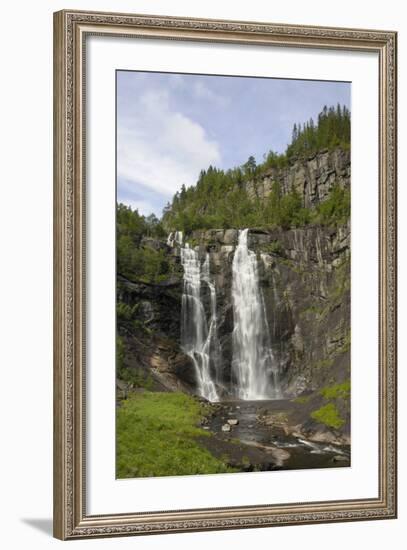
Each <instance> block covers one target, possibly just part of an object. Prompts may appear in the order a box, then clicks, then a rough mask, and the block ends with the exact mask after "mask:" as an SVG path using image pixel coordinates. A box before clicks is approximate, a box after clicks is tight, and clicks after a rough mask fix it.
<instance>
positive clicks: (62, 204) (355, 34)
mask: <svg viewBox="0 0 407 550" xmlns="http://www.w3.org/2000/svg"><path fill="white" fill-rule="evenodd" d="M95 33H96V34H109V35H115V36H128V37H129V36H131V37H154V38H161V39H172V40H200V41H211V42H228V43H244V44H264V45H280V46H281V45H283V46H291V47H301V48H304V47H305V48H306V47H313V48H315V47H318V48H331V49H332V48H335V49H340V50H361V51H370V52H376V53H377V54H378V58H379V75H380V76H379V98H380V99H379V102H380V105H379V116H380V124H379V127H380V130H379V133H380V135H379V163H380V166H379V178H380V181H379V189H380V192H379V195H380V196H379V227H380V229H379V250H380V255H379V293H378V297H379V335H380V337H379V344H378V345H379V363H380V364H379V450H378V452H379V471H378V479H379V495H378V497H377V498H372V499H362V500H344V501H329V502H313V503H306V504H298V503H293V504H286V505H268V506H264V505H259V506H245V507H232V508H217V509H199V510H197V509H195V510H181V511H176V512H156V513H155V512H154V513H135V514H111V515H104V516H89V515H87V514H86V498H85V497H86V494H85V475H86V472H85V447H84V441H85V422H84V419H85V407H86V403H85V393H84V388H85V376H84V374H85V354H84V351H85V303H86V301H85V298H86V297H85V279H84V277H85V224H84V220H85V198H86V194H85V168H84V167H85V164H84V139H85V128H84V118H83V115H84V94H83V82H84V80H83V77H84V74H85V67H84V55H83V53H84V47H85V38H86V36H87V35H90V34H95ZM396 39H397V35H396V33H395V32H390V31H377V30H360V29H343V28H322V27H310V26H294V25H277V24H268V23H267V24H265V23H254V22H241V21H215V20H208V19H189V18H188V19H187V18H180V17H162V16H159V17H156V16H149V15H131V14H111V13H96V12H80V11H70V10H68V11H60V12H57V13H55V14H54V270H55V275H54V535H55V536H56V537H57V538H60V539H74V538H83V537H101V536H117V535H136V534H153V533H168V532H182V531H203V530H214V529H233V528H248V527H267V526H273V525H290V524H304V523H320V522H334V521H355V520H368V519H385V518H395V517H396Z"/></svg>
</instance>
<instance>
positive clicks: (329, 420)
mask: <svg viewBox="0 0 407 550" xmlns="http://www.w3.org/2000/svg"><path fill="white" fill-rule="evenodd" d="M311 418H313V419H314V420H316V421H317V422H319V423H320V424H325V425H326V426H328V427H329V428H335V429H336V430H339V428H342V426H343V425H344V424H345V421H344V420H343V419H342V418H341V417H340V415H339V411H338V409H337V408H336V406H335V405H334V404H333V403H328V404H327V405H324V406H323V407H321V408H320V409H318V410H316V411H313V412H312V413H311Z"/></svg>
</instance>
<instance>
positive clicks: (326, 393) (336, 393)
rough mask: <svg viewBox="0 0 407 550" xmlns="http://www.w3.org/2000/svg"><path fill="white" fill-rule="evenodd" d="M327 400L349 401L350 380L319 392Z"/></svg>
mask: <svg viewBox="0 0 407 550" xmlns="http://www.w3.org/2000/svg"><path fill="white" fill-rule="evenodd" d="M319 393H320V394H321V395H322V396H323V397H324V398H325V399H329V400H331V399H349V397H350V380H347V381H346V382H343V383H342V384H335V385H333V386H327V387H326V388H322V389H321V390H320V392H319Z"/></svg>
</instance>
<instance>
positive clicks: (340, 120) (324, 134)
mask: <svg viewBox="0 0 407 550" xmlns="http://www.w3.org/2000/svg"><path fill="white" fill-rule="evenodd" d="M349 144H350V112H349V110H348V109H347V108H346V107H345V106H343V107H341V106H340V105H339V104H338V105H337V107H336V108H335V107H330V108H329V109H328V107H327V106H326V105H325V106H324V108H323V110H322V111H321V113H320V114H319V115H318V121H317V124H315V123H314V121H313V119H312V118H311V119H310V120H309V121H308V122H306V123H305V124H304V125H303V126H301V124H298V125H297V124H294V128H293V133H292V140H291V144H290V145H289V146H288V147H287V151H286V155H287V157H289V158H290V157H293V156H304V155H310V154H313V153H315V152H316V151H319V150H320V149H323V148H327V149H333V148H335V147H342V148H344V149H345V148H349Z"/></svg>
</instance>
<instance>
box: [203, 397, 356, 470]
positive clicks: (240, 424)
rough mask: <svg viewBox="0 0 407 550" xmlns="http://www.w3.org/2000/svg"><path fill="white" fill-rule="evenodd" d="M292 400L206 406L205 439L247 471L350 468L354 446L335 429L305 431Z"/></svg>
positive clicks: (207, 444) (210, 447)
mask: <svg viewBox="0 0 407 550" xmlns="http://www.w3.org/2000/svg"><path fill="white" fill-rule="evenodd" d="M301 408H302V407H301V405H300V404H297V403H295V402H294V401H292V400H273V401H229V402H224V403H218V404H206V409H207V415H206V417H205V419H204V420H203V422H202V427H203V428H204V429H205V430H208V431H209V432H210V433H211V434H212V437H210V438H205V437H202V438H201V439H200V443H201V444H202V445H203V446H205V447H206V448H207V449H208V450H209V451H210V452H211V453H212V454H213V455H214V456H216V457H218V458H222V459H223V460H224V461H225V462H226V463H227V464H228V465H230V466H232V467H235V468H237V469H239V470H241V471H246V472H251V471H269V470H281V469H284V470H286V469H307V468H332V467H344V466H350V446H349V444H344V440H343V438H342V437H341V436H338V434H335V433H334V432H333V431H329V430H324V431H317V430H313V431H310V432H309V433H306V434H305V433H303V432H302V431H300V429H301V428H300V426H299V425H296V424H295V420H296V418H297V417H298V415H299V413H300V411H301Z"/></svg>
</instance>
